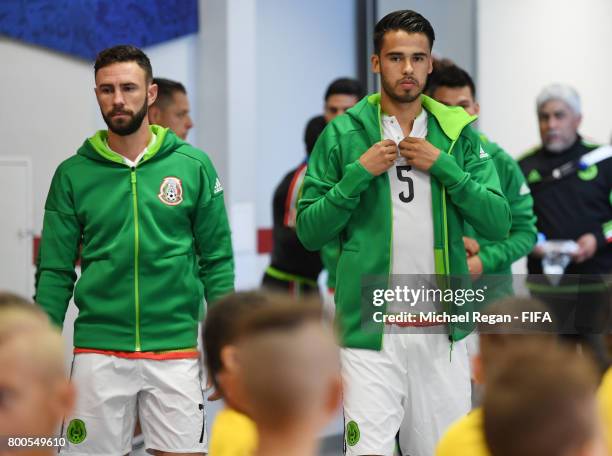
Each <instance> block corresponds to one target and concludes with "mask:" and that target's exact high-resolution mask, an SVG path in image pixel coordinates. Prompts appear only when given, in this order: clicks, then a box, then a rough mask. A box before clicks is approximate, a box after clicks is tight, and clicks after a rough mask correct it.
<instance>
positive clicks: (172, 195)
mask: <svg viewBox="0 0 612 456" xmlns="http://www.w3.org/2000/svg"><path fill="white" fill-rule="evenodd" d="M157 196H158V197H159V199H160V200H161V202H162V203H164V204H167V205H168V206H176V205H178V204H181V203H182V202H183V186H182V185H181V180H180V179H179V178H178V177H165V178H164V180H163V181H162V183H161V186H160V187H159V195H157Z"/></svg>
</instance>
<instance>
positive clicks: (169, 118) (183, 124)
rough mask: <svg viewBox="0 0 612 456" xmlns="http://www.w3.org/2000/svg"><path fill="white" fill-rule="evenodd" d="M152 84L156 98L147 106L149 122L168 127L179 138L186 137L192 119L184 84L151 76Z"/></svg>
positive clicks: (191, 125)
mask: <svg viewBox="0 0 612 456" xmlns="http://www.w3.org/2000/svg"><path fill="white" fill-rule="evenodd" d="M153 84H155V85H156V86H157V98H156V99H155V102H154V103H153V104H152V105H151V106H150V107H149V123H150V124H152V125H161V126H162V127H166V128H169V129H170V130H172V131H173V132H174V134H176V136H178V137H179V138H181V139H183V140H185V139H187V133H189V130H190V129H191V128H192V127H193V121H192V120H191V116H190V115H189V99H188V98H187V90H185V86H183V84H181V83H180V82H177V81H172V80H170V79H164V78H153Z"/></svg>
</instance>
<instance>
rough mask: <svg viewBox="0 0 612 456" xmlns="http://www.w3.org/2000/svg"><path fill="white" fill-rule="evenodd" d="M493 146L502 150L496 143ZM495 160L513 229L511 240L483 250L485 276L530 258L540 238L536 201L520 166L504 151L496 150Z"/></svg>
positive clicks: (481, 252) (481, 251)
mask: <svg viewBox="0 0 612 456" xmlns="http://www.w3.org/2000/svg"><path fill="white" fill-rule="evenodd" d="M489 144H491V146H492V147H499V146H497V145H495V144H494V143H489ZM485 150H488V148H486V149H485ZM493 161H494V163H495V167H496V168H497V173H498V175H499V179H500V181H501V185H502V190H503V192H504V195H505V196H506V199H507V200H508V204H509V205H510V212H511V214H512V226H511V227H510V235H509V236H508V239H506V240H504V241H501V242H495V243H491V244H486V245H484V246H483V247H482V248H481V250H480V253H479V256H480V260H481V261H482V266H483V272H485V273H490V272H495V271H499V270H500V269H503V268H505V267H508V266H510V265H511V264H512V263H513V262H514V261H516V260H518V259H519V258H521V257H523V256H525V255H527V254H528V253H529V252H531V249H532V248H533V246H534V244H535V242H536V239H537V229H536V226H535V222H536V217H535V215H534V213H533V198H532V197H531V194H530V191H529V187H528V186H527V183H526V182H525V178H524V176H523V173H522V172H521V169H520V168H519V166H518V163H516V161H514V159H513V158H512V157H510V156H509V155H508V154H507V153H506V152H505V151H503V150H501V149H500V150H498V151H496V153H495V155H494V157H493Z"/></svg>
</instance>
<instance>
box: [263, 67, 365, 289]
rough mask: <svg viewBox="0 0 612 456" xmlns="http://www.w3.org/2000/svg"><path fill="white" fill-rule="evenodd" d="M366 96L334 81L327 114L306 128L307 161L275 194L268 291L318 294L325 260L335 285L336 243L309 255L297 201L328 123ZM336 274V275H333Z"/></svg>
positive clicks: (347, 82)
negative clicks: (301, 234)
mask: <svg viewBox="0 0 612 456" xmlns="http://www.w3.org/2000/svg"><path fill="white" fill-rule="evenodd" d="M361 96H363V91H362V89H361V85H360V84H359V82H358V81H356V80H354V79H349V78H339V79H336V80H334V81H333V82H332V83H331V84H330V85H329V87H327V90H326V91H325V103H324V114H323V115H322V116H316V117H313V118H312V119H310V120H309V121H308V123H307V124H306V129H305V130H304V143H305V145H306V159H305V160H304V161H303V162H302V164H300V166H298V167H297V168H295V169H292V170H291V171H289V172H288V173H287V174H286V175H285V177H283V179H282V180H281V182H280V184H278V186H277V187H276V189H275V190H274V197H273V200H272V212H273V221H274V228H273V233H272V239H273V242H274V245H273V250H272V259H271V263H270V266H269V267H268V268H267V269H266V272H265V274H264V277H263V282H262V284H263V286H264V287H266V288H269V289H275V290H279V291H287V292H289V293H291V294H295V295H300V294H303V293H312V292H315V293H316V292H318V285H317V277H318V276H319V273H320V272H321V269H322V268H323V264H322V262H321V256H322V257H323V260H324V262H325V260H327V263H326V264H325V266H326V267H327V268H328V271H329V273H330V274H329V276H328V277H329V281H333V280H335V279H333V273H332V271H333V269H335V264H336V260H337V259H336V255H337V254H336V250H337V249H336V248H335V247H334V246H335V245H336V244H337V242H334V243H332V244H330V246H329V247H328V248H327V249H326V250H324V251H325V253H326V254H325V255H323V252H322V255H321V256H320V255H319V252H309V251H308V250H306V249H305V248H304V246H303V245H302V243H301V242H300V240H299V239H298V237H297V235H296V233H295V215H296V211H297V201H298V198H299V195H300V193H301V190H302V182H303V180H304V175H305V174H306V165H307V163H308V157H310V153H311V152H312V149H313V148H314V145H315V143H316V142H317V139H318V137H319V135H320V134H321V132H322V131H323V129H324V128H325V126H326V125H327V123H328V122H330V121H331V120H333V119H334V118H335V117H337V116H339V115H341V114H344V112H345V111H346V110H347V109H349V108H350V107H351V106H353V105H354V104H355V103H357V101H359V99H360V98H361ZM334 272H335V271H334Z"/></svg>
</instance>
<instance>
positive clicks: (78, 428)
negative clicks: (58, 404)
mask: <svg viewBox="0 0 612 456" xmlns="http://www.w3.org/2000/svg"><path fill="white" fill-rule="evenodd" d="M66 438H67V439H68V441H69V442H70V443H74V444H78V443H82V442H83V441H84V440H85V439H86V438H87V429H86V428H85V422H84V421H83V420H76V419H75V420H72V421H71V422H70V424H69V425H68V429H67V430H66Z"/></svg>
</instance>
